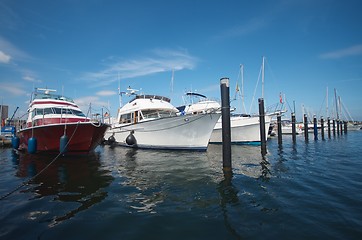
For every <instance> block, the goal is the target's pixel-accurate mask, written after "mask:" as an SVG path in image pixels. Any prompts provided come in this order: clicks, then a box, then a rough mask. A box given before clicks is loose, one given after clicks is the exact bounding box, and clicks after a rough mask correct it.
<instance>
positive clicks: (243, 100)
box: [240, 64, 246, 113]
mask: <svg viewBox="0 0 362 240" xmlns="http://www.w3.org/2000/svg"><path fill="white" fill-rule="evenodd" d="M240 71H241V103H242V105H243V111H244V113H246V109H245V98H244V65H243V64H240Z"/></svg>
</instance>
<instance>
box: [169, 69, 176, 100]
mask: <svg viewBox="0 0 362 240" xmlns="http://www.w3.org/2000/svg"><path fill="white" fill-rule="evenodd" d="M174 77H175V70H174V69H172V75H171V83H170V92H171V99H172V98H173V81H174Z"/></svg>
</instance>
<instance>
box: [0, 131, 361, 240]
mask: <svg viewBox="0 0 362 240" xmlns="http://www.w3.org/2000/svg"><path fill="white" fill-rule="evenodd" d="M310 135H312V134H310ZM361 141H362V131H350V132H348V133H347V134H343V135H335V136H333V135H332V137H331V138H326V139H325V140H317V141H315V140H313V138H312V137H310V140H309V141H308V142H306V141H305V139H304V137H303V135H297V137H296V143H293V141H292V138H291V136H289V135H287V136H284V138H283V145H282V147H281V146H280V145H279V144H278V141H277V138H271V139H268V141H267V154H266V155H265V156H264V157H263V156H262V155H261V153H260V147H258V146H250V145H242V146H240V145H232V146H231V151H232V160H233V174H232V178H225V176H224V173H223V171H222V146H221V145H217V144H210V145H209V147H208V149H207V151H206V152H194V151H191V152H190V151H169V150H159V151H155V150H144V149H132V148H123V147H111V146H107V145H105V146H103V145H102V146H98V147H97V148H96V149H95V151H94V152H93V153H91V154H89V155H87V156H65V157H61V158H59V159H57V160H56V161H55V162H54V163H53V164H52V165H50V167H49V168H48V169H47V170H46V171H44V172H43V173H41V174H40V175H38V176H37V177H36V178H34V176H36V175H37V174H38V173H39V172H40V171H41V170H42V169H43V168H44V167H45V166H46V165H47V164H48V163H50V162H51V161H52V160H53V158H54V156H51V155H41V154H37V155H33V154H24V153H21V154H16V152H14V151H13V150H12V149H11V148H1V149H0V151H1V152H0V159H1V162H0V164H1V168H0V174H1V176H2V177H1V178H0V195H1V196H4V195H6V194H8V193H9V191H11V190H13V189H15V188H17V187H18V186H19V185H21V184H22V183H23V182H26V181H28V180H30V179H31V181H30V182H29V183H28V184H26V185H24V186H23V187H21V188H20V189H18V190H17V191H15V192H14V193H12V194H11V195H9V196H7V197H6V198H3V199H1V201H0V204H1V209H0V211H1V217H0V218H1V231H0V238H1V239H64V238H67V239H86V238H95V237H97V238H102V239H115V238H122V239H145V238H151V237H152V238H156V239H170V238H172V239H185V238H187V239H245V238H247V239H265V238H268V239H307V238H314V239H360V237H361V234H362V231H361V229H362V228H361V227H362V220H361V219H362V209H361V206H362V200H361V199H362V193H361V191H360V188H361V185H360V183H361V181H362V174H361V172H360V171H359V169H361V167H362V161H361V158H360V156H361V154H362V148H361V146H360V142H361Z"/></svg>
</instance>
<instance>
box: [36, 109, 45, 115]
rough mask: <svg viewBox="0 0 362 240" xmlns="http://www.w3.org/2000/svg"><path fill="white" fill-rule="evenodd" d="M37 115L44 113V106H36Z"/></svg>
mask: <svg viewBox="0 0 362 240" xmlns="http://www.w3.org/2000/svg"><path fill="white" fill-rule="evenodd" d="M35 115H44V109H43V108H36V109H35Z"/></svg>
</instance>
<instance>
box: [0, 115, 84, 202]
mask: <svg viewBox="0 0 362 240" xmlns="http://www.w3.org/2000/svg"><path fill="white" fill-rule="evenodd" d="M78 126H79V121H78V123H77V126H76V128H75V129H74V131H73V134H72V136H71V137H70V138H69V141H68V142H67V144H66V145H65V147H64V149H66V148H67V146H68V145H69V143H70V141H71V140H72V138H73V136H74V134H75V132H76V131H77V129H78ZM62 154H63V152H59V154H58V155H57V156H56V157H55V158H54V159H53V160H52V161H51V162H50V163H49V164H48V165H46V166H45V167H44V168H43V169H42V170H41V171H40V172H38V173H37V174H36V175H35V176H33V177H31V178H30V179H29V180H27V181H25V182H23V183H22V184H20V185H19V186H17V187H16V188H15V189H14V190H12V191H10V192H8V193H7V194H5V195H3V196H1V197H0V201H1V200H4V199H5V198H7V197H9V196H10V195H12V194H13V193H15V192H16V191H18V190H19V189H20V188H22V187H24V186H25V185H28V184H29V183H30V182H31V181H33V180H34V179H35V178H37V177H38V176H39V175H40V174H42V173H43V172H44V171H45V170H46V169H48V168H49V167H50V165H52V164H53V163H54V162H55V161H56V160H57V159H58V158H59V157H60V156H61V155H62Z"/></svg>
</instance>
